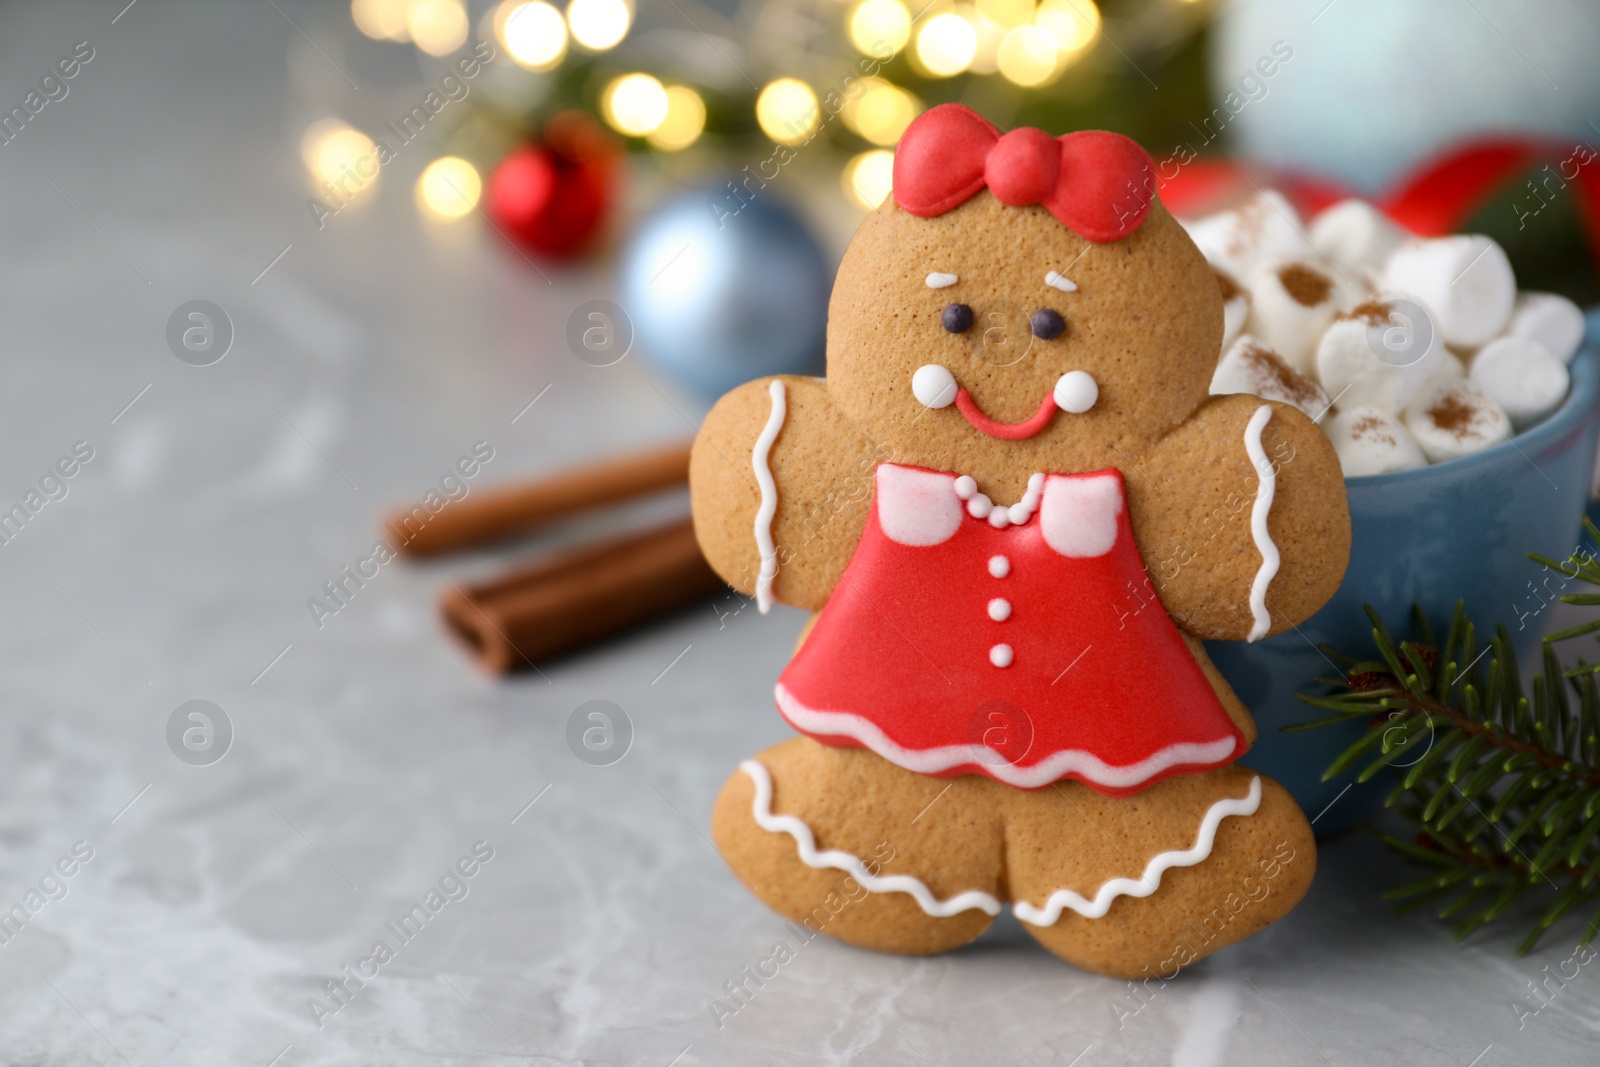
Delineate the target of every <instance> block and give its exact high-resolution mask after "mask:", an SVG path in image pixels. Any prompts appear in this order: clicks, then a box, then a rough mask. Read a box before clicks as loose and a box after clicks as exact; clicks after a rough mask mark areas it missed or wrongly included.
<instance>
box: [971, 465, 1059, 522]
mask: <svg viewBox="0 0 1600 1067" xmlns="http://www.w3.org/2000/svg"><path fill="white" fill-rule="evenodd" d="M1043 492H1044V475H1043V474H1034V475H1032V476H1031V477H1029V479H1028V491H1027V492H1025V493H1023V494H1022V499H1021V500H1019V501H1017V502H1016V503H1015V504H1012V505H1011V506H1010V507H1006V506H1005V505H1003V504H998V505H997V504H996V503H995V502H994V501H992V500H990V499H989V497H988V495H987V494H984V493H980V492H978V483H977V481H976V480H975V479H974V478H973V477H972V476H971V475H970V474H963V475H962V476H961V477H959V478H957V479H956V496H958V497H960V498H961V499H962V500H965V501H966V502H967V514H968V515H971V516H972V517H973V518H975V519H988V520H989V525H990V526H993V527H994V528H995V529H996V530H1004V529H1005V528H1006V527H1007V526H1021V525H1023V524H1025V523H1026V522H1027V521H1028V520H1029V519H1031V518H1033V513H1034V511H1035V510H1037V509H1038V507H1039V495H1040V494H1041V493H1043Z"/></svg>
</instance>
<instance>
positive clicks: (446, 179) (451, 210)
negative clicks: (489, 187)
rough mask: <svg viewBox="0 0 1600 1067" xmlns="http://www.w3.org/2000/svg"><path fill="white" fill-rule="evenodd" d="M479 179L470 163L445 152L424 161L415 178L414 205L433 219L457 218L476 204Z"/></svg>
mask: <svg viewBox="0 0 1600 1067" xmlns="http://www.w3.org/2000/svg"><path fill="white" fill-rule="evenodd" d="M482 195H483V179H482V178H480V177H479V176H478V170H477V168H476V167H474V166H473V165H472V164H471V163H468V162H467V161H466V160H464V159H461V158H460V157H458V156H445V157H444V158H442V159H436V160H434V161H433V162H432V163H429V164H428V167H427V169H426V170H424V171H423V172H422V176H421V177H420V178H418V179H417V206H418V207H420V208H422V210H423V213H424V214H427V215H431V216H432V217H434V218H436V219H459V218H460V217H461V216H463V215H466V214H469V213H470V212H471V211H472V209H473V208H475V207H477V206H478V198H479V197H480V196H482Z"/></svg>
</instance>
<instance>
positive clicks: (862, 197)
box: [842, 148, 894, 208]
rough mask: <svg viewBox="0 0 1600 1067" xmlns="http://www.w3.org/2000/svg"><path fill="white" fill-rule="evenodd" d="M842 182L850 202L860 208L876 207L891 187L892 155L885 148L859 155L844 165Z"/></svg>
mask: <svg viewBox="0 0 1600 1067" xmlns="http://www.w3.org/2000/svg"><path fill="white" fill-rule="evenodd" d="M842 180H843V182H844V191H845V192H846V193H848V194H849V195H850V198H851V199H852V200H854V201H855V202H856V203H858V204H860V205H861V206H862V207H866V208H876V207H878V205H880V204H882V203H883V202H884V200H885V199H887V198H888V196H889V193H890V191H891V188H892V186H893V182H894V153H893V152H891V151H889V150H888V149H886V148H874V149H873V150H872V151H870V152H863V153H861V154H860V155H859V156H856V157H855V158H854V159H852V160H851V161H850V162H848V163H846V164H845V165H844V176H843V179H842Z"/></svg>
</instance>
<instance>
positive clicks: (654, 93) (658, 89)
mask: <svg viewBox="0 0 1600 1067" xmlns="http://www.w3.org/2000/svg"><path fill="white" fill-rule="evenodd" d="M600 107H601V110H602V111H603V112H604V113H605V118H606V121H607V122H608V123H610V124H611V127H612V129H614V130H616V131H617V132H618V133H625V134H627V135H628V136H630V137H643V136H644V135H645V134H647V133H649V132H650V131H651V130H654V129H655V128H656V127H657V126H660V125H661V123H662V122H663V121H664V120H665V119H666V117H667V91H666V89H664V88H662V85H661V83H660V82H658V81H656V80H655V79H654V78H652V77H651V76H650V75H648V74H624V75H623V76H622V77H620V78H618V79H616V80H615V81H613V82H612V83H611V84H610V85H608V86H606V89H605V92H604V93H602V94H601V96H600Z"/></svg>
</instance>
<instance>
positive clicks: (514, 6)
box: [497, 0, 567, 70]
mask: <svg viewBox="0 0 1600 1067" xmlns="http://www.w3.org/2000/svg"><path fill="white" fill-rule="evenodd" d="M500 10H501V11H504V12H505V18H504V21H500V20H498V19H497V21H498V22H499V26H498V27H497V29H498V36H499V38H500V43H501V44H503V45H505V47H506V51H507V52H508V53H509V54H510V56H511V58H512V59H514V60H516V61H517V63H519V64H521V65H522V66H524V67H527V68H528V69H529V70H549V69H550V68H551V67H554V66H555V65H556V64H557V63H560V62H561V60H562V57H564V56H565V55H566V54H567V20H566V19H564V18H562V17H561V12H560V11H557V10H556V9H555V7H553V6H552V5H550V4H547V3H545V2H544V0H533V2H532V3H527V4H523V3H516V2H514V0H513V2H512V3H509V4H502V5H501V7H500Z"/></svg>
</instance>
